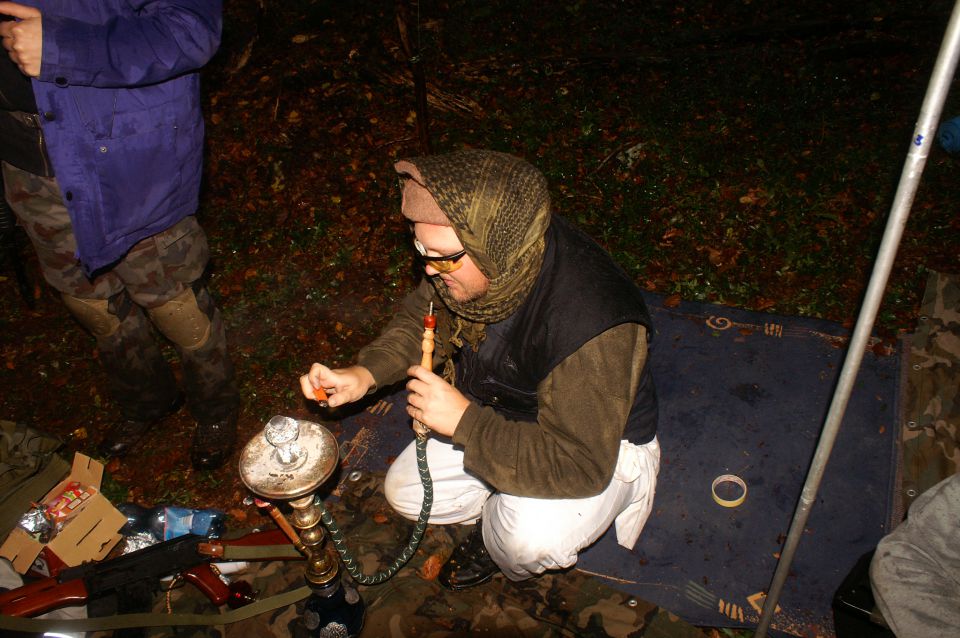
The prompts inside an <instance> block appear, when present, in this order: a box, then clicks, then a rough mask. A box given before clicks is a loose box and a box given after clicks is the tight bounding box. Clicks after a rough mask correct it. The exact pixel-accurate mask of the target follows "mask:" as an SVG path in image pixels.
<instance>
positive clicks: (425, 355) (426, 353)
mask: <svg viewBox="0 0 960 638" xmlns="http://www.w3.org/2000/svg"><path fill="white" fill-rule="evenodd" d="M436 327H437V316H436V315H435V314H433V302H432V301H431V302H430V310H429V311H428V312H427V314H426V315H425V316H424V318H423V340H422V341H421V344H420V347H421V351H422V357H421V360H420V364H421V365H422V366H423V367H425V368H426V369H428V370H431V369H433V349H434V343H433V335H434V331H435V330H436ZM324 398H326V397H324ZM413 430H414V432H416V434H417V440H416V449H417V470H418V471H419V473H420V483H421V484H423V505H422V506H421V508H420V516H419V517H418V518H417V523H416V525H414V527H413V533H412V534H411V535H410V542H408V543H407V546H406V547H405V548H404V549H403V551H402V552H401V553H400V555H399V556H397V557H396V558H395V559H394V561H393V562H392V563H390V565H389V566H388V567H387V568H386V569H384V570H381V571H379V572H377V573H376V574H373V575H372V576H368V575H366V574H364V573H363V572H362V571H361V569H360V564H359V563H358V562H357V561H356V559H355V558H354V557H353V555H352V554H351V553H350V551H349V550H348V549H347V547H346V545H345V544H344V539H343V532H342V531H341V530H340V527H339V526H338V525H337V523H336V521H334V520H333V516H331V515H330V512H328V511H327V509H326V507H324V505H323V501H321V500H320V499H319V498H317V499H316V504H317V507H318V508H319V510H320V522H321V523H323V526H324V527H326V528H327V531H328V532H330V540H331V541H333V546H334V548H335V549H336V550H337V553H338V554H340V560H342V561H343V566H344V568H346V570H347V572H348V573H349V574H350V575H351V576H353V578H354V580H356V581H357V582H358V583H360V584H361V585H379V584H380V583H382V582H384V581H385V580H387V579H389V578H391V577H393V575H394V574H396V573H397V571H399V569H400V568H401V567H403V566H404V565H406V564H407V561H409V560H410V558H411V557H412V556H413V554H414V553H415V552H416V551H417V547H419V545H420V541H421V539H423V533H424V532H425V531H426V529H427V520H428V519H429V518H430V509H431V508H432V507H433V479H431V478H430V467H429V466H428V465H427V435H428V434H429V432H430V428H428V427H427V426H425V425H424V424H423V423H420V422H419V421H418V420H416V419H414V420H413Z"/></svg>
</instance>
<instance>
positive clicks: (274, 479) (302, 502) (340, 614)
mask: <svg viewBox="0 0 960 638" xmlns="http://www.w3.org/2000/svg"><path fill="white" fill-rule="evenodd" d="M338 462H339V450H338V447H337V440H336V438H335V437H334V436H333V434H331V433H330V431H329V430H327V429H326V428H325V427H323V426H322V425H320V424H318V423H313V422H311V421H302V420H299V419H294V418H291V417H286V416H275V417H273V418H271V419H270V421H269V422H268V423H267V425H266V426H265V427H264V429H263V431H262V432H261V433H260V434H258V435H256V436H254V437H253V439H251V440H250V442H249V443H247V445H246V447H244V449H243V453H242V454H241V455H240V479H241V480H242V481H243V482H244V484H245V485H246V486H247V487H248V488H249V489H250V491H252V492H253V493H254V494H256V495H258V496H260V497H261V498H263V499H264V500H267V501H278V500H279V501H288V502H289V504H290V507H291V508H293V516H292V518H293V526H294V527H296V528H297V529H298V530H299V534H298V535H297V534H296V533H294V532H293V530H292V529H290V528H289V523H287V522H286V519H284V518H283V517H282V515H281V514H280V513H279V512H278V511H276V510H274V512H275V513H272V515H273V516H274V519H275V520H277V522H278V524H280V526H281V528H284V527H286V529H285V530H284V531H287V532H288V535H293V536H294V537H295V538H291V540H292V541H293V542H294V545H295V546H296V547H297V549H298V550H300V552H301V553H303V554H304V556H306V558H307V568H306V572H305V574H304V576H305V579H306V581H307V585H308V586H309V587H310V589H311V594H310V596H309V597H308V598H307V600H306V603H305V605H304V610H303V613H302V614H301V621H302V623H303V628H304V629H305V630H306V632H307V635H309V636H311V637H312V638H347V637H348V636H356V635H357V634H359V633H360V629H361V628H362V627H363V615H364V605H363V600H362V599H361V598H360V594H359V592H357V590H356V589H355V588H354V587H353V586H352V585H348V584H347V583H344V582H343V581H342V579H341V576H340V562H339V560H338V558H337V556H336V554H335V552H333V551H331V550H330V549H329V548H328V547H327V546H326V542H325V541H326V535H325V534H324V530H323V526H322V525H321V521H320V508H319V507H318V506H317V504H316V502H315V500H314V499H315V496H314V492H315V491H316V490H317V489H318V488H319V487H320V486H321V485H323V483H324V482H326V480H327V479H328V478H330V476H331V475H332V474H333V472H334V470H335V469H336V468H337V465H338ZM285 524H286V525H285ZM297 537H298V538H297Z"/></svg>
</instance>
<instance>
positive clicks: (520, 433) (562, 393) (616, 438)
mask: <svg viewBox="0 0 960 638" xmlns="http://www.w3.org/2000/svg"><path fill="white" fill-rule="evenodd" d="M646 360H647V333H646V329H645V328H644V327H643V326H642V325H640V324H633V323H628V324H620V325H618V326H615V327H613V328H611V329H609V330H607V331H606V332H604V333H602V334H600V335H598V336H597V337H594V338H593V339H591V340H590V341H588V342H587V343H585V344H584V345H583V346H581V347H580V349H579V350H577V351H576V352H574V353H573V354H571V355H570V356H569V357H567V358H566V359H564V360H563V361H561V362H560V363H559V364H558V365H557V367H556V368H554V369H553V371H552V372H551V373H550V374H549V375H547V377H546V378H545V379H544V380H543V381H542V382H541V383H540V385H539V386H538V388H537V397H538V414H537V421H536V422H535V423H525V422H521V421H510V420H507V419H505V418H503V417H502V416H500V415H499V414H497V413H496V412H494V410H493V409H492V408H490V407H480V406H478V405H476V404H474V403H471V404H470V406H469V407H468V408H467V411H466V412H465V413H464V415H463V417H462V418H461V419H460V423H459V424H458V425H457V429H456V431H455V432H454V435H453V442H454V443H456V444H459V445H461V446H463V449H464V466H465V467H466V468H467V469H468V470H470V471H471V472H473V473H474V474H476V475H477V476H479V477H480V478H482V479H483V480H485V481H487V482H488V483H490V484H491V485H492V486H493V487H494V488H496V489H497V490H499V491H502V492H506V493H509V494H515V495H517V496H530V497H539V498H583V497H587V496H594V495H596V494H599V493H600V492H601V491H602V490H603V489H604V488H605V487H606V486H607V484H608V483H609V482H610V479H611V478H612V476H613V471H614V469H615V467H616V464H617V457H618V455H619V451H620V439H621V437H622V435H623V430H624V427H625V425H626V422H627V416H628V414H629V412H630V408H631V407H632V405H633V400H634V395H635V394H636V388H637V387H638V385H639V380H640V374H641V372H642V371H643V366H644V365H645V364H646Z"/></svg>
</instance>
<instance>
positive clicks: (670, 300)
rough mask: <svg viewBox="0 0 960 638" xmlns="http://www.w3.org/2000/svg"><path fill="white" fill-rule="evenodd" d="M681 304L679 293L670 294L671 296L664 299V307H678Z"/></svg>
mask: <svg viewBox="0 0 960 638" xmlns="http://www.w3.org/2000/svg"><path fill="white" fill-rule="evenodd" d="M679 305H680V295H679V294H676V295H670V296H669V297H667V298H666V299H664V300H663V307H664V308H676V307H677V306H679Z"/></svg>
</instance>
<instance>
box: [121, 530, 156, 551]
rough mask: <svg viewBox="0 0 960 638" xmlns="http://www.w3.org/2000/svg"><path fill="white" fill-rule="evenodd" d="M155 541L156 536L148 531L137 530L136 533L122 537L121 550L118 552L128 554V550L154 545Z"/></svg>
mask: <svg viewBox="0 0 960 638" xmlns="http://www.w3.org/2000/svg"><path fill="white" fill-rule="evenodd" d="M157 542H159V541H157V538H156V536H154V535H153V534H151V533H150V532H138V533H136V534H131V535H130V536H126V537H124V544H123V551H122V552H120V553H121V554H129V553H130V552H135V551H137V550H138V549H143V548H145V547H150V546H151V545H155V544H156V543H157Z"/></svg>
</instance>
